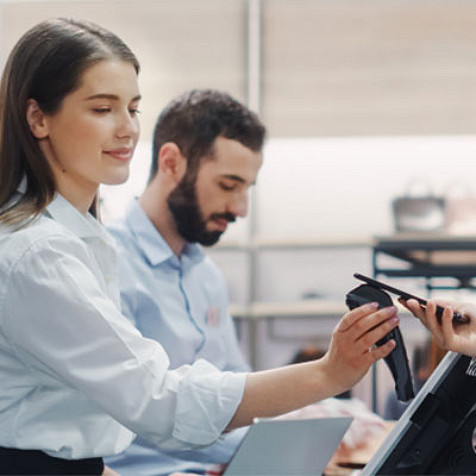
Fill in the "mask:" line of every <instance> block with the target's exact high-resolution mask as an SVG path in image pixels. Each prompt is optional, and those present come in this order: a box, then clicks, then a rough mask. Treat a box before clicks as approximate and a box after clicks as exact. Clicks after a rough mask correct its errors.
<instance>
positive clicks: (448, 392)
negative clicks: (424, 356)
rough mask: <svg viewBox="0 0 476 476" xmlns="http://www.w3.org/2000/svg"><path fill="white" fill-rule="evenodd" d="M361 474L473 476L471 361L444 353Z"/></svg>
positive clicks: (475, 391) (475, 367)
mask: <svg viewBox="0 0 476 476" xmlns="http://www.w3.org/2000/svg"><path fill="white" fill-rule="evenodd" d="M362 474H363V475H365V476H369V475H385V474H393V475H405V474H414V475H436V474H450V475H456V474H457V475H463V474H473V475H475V474H476V358H473V359H471V357H467V356H464V355H461V354H456V353H454V352H448V354H447V355H446V356H445V358H444V359H443V360H442V361H441V363H440V365H439V366H438V367H437V368H436V369H435V371H434V372H433V373H432V375H431V376H430V378H429V379H428V380H427V382H426V383H425V385H424V386H423V387H422V389H421V390H420V391H419V392H418V394H417V395H416V397H415V399H414V400H413V401H412V403H411V404H410V405H409V406H408V408H407V409H406V410H405V413H404V414H403V415H402V416H401V418H400V419H399V420H398V422H397V423H396V425H395V427H394V428H393V430H392V431H391V432H390V434H389V435H388V437H387V438H386V439H385V441H384V442H383V443H382V446H381V447H380V448H379V450H378V451H377V452H376V453H375V455H374V456H373V458H372V459H371V460H370V462H369V463H368V464H367V465H366V466H365V468H364V469H363V472H362Z"/></svg>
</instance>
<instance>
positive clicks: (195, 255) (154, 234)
mask: <svg viewBox="0 0 476 476" xmlns="http://www.w3.org/2000/svg"><path fill="white" fill-rule="evenodd" d="M125 220H126V223H127V226H128V227H129V229H130V230H131V231H132V233H133V234H134V236H135V237H136V239H137V243H138V245H139V246H140V248H141V249H142V251H143V253H144V254H145V256H146V257H147V259H148V260H149V262H150V264H151V265H158V264H160V263H163V262H165V261H167V260H170V259H177V257H176V256H175V254H174V252H173V251H172V249H171V248H170V246H169V245H168V244H167V242H166V241H165V240H164V239H163V238H162V235H161V234H160V233H159V232H158V231H157V228H155V226H154V224H153V223H152V222H151V221H150V219H149V217H148V216H147V215H146V213H145V212H144V210H143V209H142V207H141V206H140V205H139V202H138V201H137V200H133V201H132V202H131V203H130V204H129V206H128V207H127V210H126V216H125ZM204 256H205V255H204V253H203V251H202V250H201V248H200V246H198V245H197V244H195V243H186V244H185V246H184V249H183V251H182V253H181V256H180V257H181V259H182V262H184V261H189V260H190V261H191V262H197V261H201V260H202V259H203V258H204Z"/></svg>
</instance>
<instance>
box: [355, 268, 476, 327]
mask: <svg viewBox="0 0 476 476" xmlns="http://www.w3.org/2000/svg"><path fill="white" fill-rule="evenodd" d="M354 278H357V279H359V280H360V281H364V282H365V283H367V284H368V285H370V286H373V287H374V288H377V289H383V290H385V291H388V292H389V293H392V294H396V295H397V296H400V297H401V298H403V299H404V300H405V301H408V300H409V299H416V300H417V301H418V302H419V303H420V304H421V305H422V306H423V307H425V306H426V300H425V299H422V298H421V297H418V296H415V295H413V294H410V293H407V292H405V291H402V290H401V289H397V288H394V287H393V286H390V285H388V284H385V283H382V282H380V281H377V280H376V279H372V278H369V277H368V276H364V275H363V274H359V273H354ZM443 311H444V308H442V307H441V306H437V307H436V317H437V318H438V320H439V321H440V322H441V317H442V316H443ZM453 320H454V321H456V322H459V323H462V324H466V323H468V322H469V321H470V318H469V317H468V316H465V315H464V314H460V313H459V312H454V313H453Z"/></svg>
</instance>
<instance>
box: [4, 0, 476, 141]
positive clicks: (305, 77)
mask: <svg viewBox="0 0 476 476" xmlns="http://www.w3.org/2000/svg"><path fill="white" fill-rule="evenodd" d="M246 10H247V2H246V0H116V1H114V0H102V1H100V0H96V1H75V0H68V1H8V0H7V1H3V2H1V3H0V15H1V16H0V19H1V25H0V26H1V36H0V48H1V50H0V61H1V62H2V63H3V61H4V58H5V54H6V52H7V51H9V49H10V48H11V46H12V44H13V43H14V41H16V40H17V38H18V37H19V36H20V34H21V33H22V32H23V31H25V29H26V28H28V27H29V26H31V25H32V24H34V23H36V22H38V21H40V20H41V19H43V18H47V17H50V16H54V15H68V16H78V17H84V18H88V19H91V20H94V21H96V22H98V23H101V24H103V25H104V26H106V27H109V28H110V29H112V30H113V31H115V32H117V33H118V34H119V35H120V36H121V37H123V38H124V39H125V40H126V42H127V43H129V44H130V46H131V47H132V48H133V50H134V51H135V52H136V53H137V55H138V56H139V58H140V60H141V63H142V65H143V71H142V74H141V78H140V81H141V87H142V92H143V95H144V102H143V106H142V109H143V116H142V123H143V138H144V139H146V140H147V139H148V138H149V136H150V133H151V130H152V124H153V121H154V119H155V116H156V114H157V112H158V110H159V109H160V108H161V107H162V106H163V105H164V104H165V102H167V101H168V100H169V99H170V98H171V97H172V96H174V95H175V94H177V93H179V92H181V91H183V90H185V89H188V88H192V87H207V86H208V87H216V88H220V89H225V90H227V91H229V92H230V93H231V94H233V95H234V96H236V97H237V98H238V99H240V100H243V101H246V74H247V73H246V48H247V46H246V38H247V28H246V27H247V23H246V21H247V17H246ZM260 84H261V85H262V115H263V118H264V120H265V122H266V123H267V125H268V126H269V129H270V131H271V134H272V136H274V137H316V136H348V135H351V136H352V135H370V136H372V135H388V134H390V135H406V134H467V133H473V132H474V131H476V108H475V105H476V101H475V98H476V2H474V1H472V0H359V1H356V0H263V1H262V79H261V83H260Z"/></svg>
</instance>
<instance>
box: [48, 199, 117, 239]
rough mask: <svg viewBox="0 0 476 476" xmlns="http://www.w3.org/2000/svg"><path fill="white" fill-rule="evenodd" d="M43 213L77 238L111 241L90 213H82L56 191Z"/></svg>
mask: <svg viewBox="0 0 476 476" xmlns="http://www.w3.org/2000/svg"><path fill="white" fill-rule="evenodd" d="M45 214H46V215H49V216H50V217H51V218H53V220H55V221H56V222H58V223H60V224H61V225H63V226H65V227H66V228H68V229H69V230H70V231H71V232H73V233H74V234H75V235H76V236H77V237H78V238H81V239H90V238H99V239H102V240H104V241H106V242H107V243H113V239H112V237H110V236H109V234H108V233H107V231H106V230H105V228H104V227H103V226H102V225H101V224H100V223H99V222H98V221H97V220H96V219H95V218H94V217H93V216H92V215H91V214H90V213H87V214H86V215H83V214H82V213H81V212H80V211H79V210H78V209H77V208H76V207H74V206H73V205H72V204H71V203H70V202H68V200H66V199H65V198H64V197H63V196H62V195H60V194H58V193H57V194H56V195H55V198H54V199H53V200H52V201H51V202H50V203H49V204H48V206H47V207H46V213H45Z"/></svg>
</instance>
